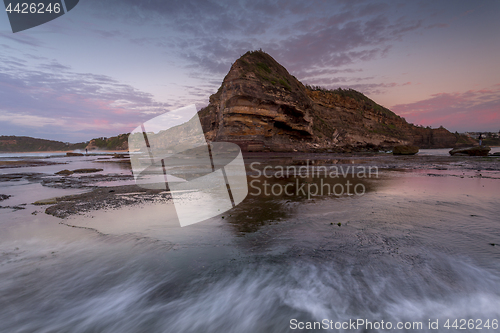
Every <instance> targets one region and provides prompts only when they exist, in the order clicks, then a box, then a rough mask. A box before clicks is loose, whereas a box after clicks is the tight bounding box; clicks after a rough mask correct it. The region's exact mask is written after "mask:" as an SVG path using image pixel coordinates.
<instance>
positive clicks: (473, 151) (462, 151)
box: [450, 146, 491, 156]
mask: <svg viewBox="0 0 500 333" xmlns="http://www.w3.org/2000/svg"><path fill="white" fill-rule="evenodd" d="M490 150H491V148H490V147H479V146H478V147H468V148H455V149H452V150H450V155H452V156H453V155H458V156H460V155H461V156H464V155H469V156H488V153H489V152H490Z"/></svg>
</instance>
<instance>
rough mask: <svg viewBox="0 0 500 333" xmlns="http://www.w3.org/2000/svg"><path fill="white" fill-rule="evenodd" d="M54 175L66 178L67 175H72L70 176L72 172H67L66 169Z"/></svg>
mask: <svg viewBox="0 0 500 333" xmlns="http://www.w3.org/2000/svg"><path fill="white" fill-rule="evenodd" d="M55 174H56V175H64V176H67V175H72V174H73V171H71V170H68V169H65V170H61V171H58V172H56V173H55Z"/></svg>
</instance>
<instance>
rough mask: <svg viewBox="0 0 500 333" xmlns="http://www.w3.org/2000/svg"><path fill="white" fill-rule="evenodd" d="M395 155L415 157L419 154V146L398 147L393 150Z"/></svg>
mask: <svg viewBox="0 0 500 333" xmlns="http://www.w3.org/2000/svg"><path fill="white" fill-rule="evenodd" d="M392 153H393V154H394V155H415V154H416V153H418V147H417V146H396V147H394V148H393V149H392Z"/></svg>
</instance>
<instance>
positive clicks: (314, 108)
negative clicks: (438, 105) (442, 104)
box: [199, 51, 473, 152]
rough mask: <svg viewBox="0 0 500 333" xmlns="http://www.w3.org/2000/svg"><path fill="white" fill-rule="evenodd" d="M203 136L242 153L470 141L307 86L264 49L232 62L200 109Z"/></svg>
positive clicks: (358, 98) (353, 96)
mask: <svg viewBox="0 0 500 333" xmlns="http://www.w3.org/2000/svg"><path fill="white" fill-rule="evenodd" d="M199 115H200V119H201V122H202V126H203V129H204V131H205V135H206V138H207V140H209V141H228V142H234V143H237V144H239V145H240V147H241V148H242V149H243V150H244V151H332V152H342V151H353V150H357V151H359V150H378V149H384V148H391V147H393V146H396V145H416V146H418V147H420V148H444V147H454V146H456V145H457V144H463V145H466V144H469V145H471V144H473V142H472V141H468V139H465V138H463V137H460V136H458V134H453V133H450V132H449V131H448V130H446V129H444V128H439V129H430V128H422V127H416V126H414V125H412V124H408V123H407V122H406V121H405V119H403V118H401V117H399V116H398V115H396V114H394V113H393V112H392V111H390V110H389V109H387V108H384V107H382V106H380V105H378V104H377V103H375V102H374V101H372V100H371V99H369V98H368V97H366V96H364V95H363V94H362V93H360V92H357V91H355V90H351V89H348V90H343V89H337V90H324V89H322V88H319V87H306V86H304V85H303V84H302V83H301V82H300V81H298V80H297V79H296V78H295V77H294V76H292V75H290V74H289V73H288V71H287V70H286V69H285V68H284V67H283V66H281V65H280V64H279V63H278V62H276V61H275V60H274V59H273V58H272V57H271V56H270V55H268V54H267V53H265V52H262V51H253V52H247V53H246V54H245V55H243V56H242V57H241V58H240V59H238V60H236V62H235V63H234V64H233V65H232V67H231V69H230V71H229V73H228V74H227V75H226V77H225V78H224V81H223V82H222V85H221V87H220V88H219V90H218V91H217V93H215V94H214V95H212V96H210V104H209V105H208V106H207V107H205V108H204V109H202V110H200V112H199Z"/></svg>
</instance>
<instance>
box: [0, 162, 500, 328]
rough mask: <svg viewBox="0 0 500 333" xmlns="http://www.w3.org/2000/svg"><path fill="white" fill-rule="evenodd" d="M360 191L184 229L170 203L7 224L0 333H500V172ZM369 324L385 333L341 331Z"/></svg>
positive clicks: (271, 204)
mask: <svg viewBox="0 0 500 333" xmlns="http://www.w3.org/2000/svg"><path fill="white" fill-rule="evenodd" d="M362 159H363V158H362ZM362 162H364V163H365V164H367V165H369V164H370V163H372V160H371V159H370V158H369V157H367V158H364V160H363V161H362ZM252 179H257V178H252ZM259 179H260V178H259ZM348 180H350V181H353V182H355V181H356V182H358V183H361V184H363V185H364V186H365V189H366V191H365V193H364V194H363V195H352V196H348V195H341V196H335V195H323V196H319V195H318V196H313V197H312V198H311V199H308V197H307V195H306V196H293V197H288V196H286V195H281V196H275V195H270V196H266V195H263V194H261V195H249V196H248V197H247V199H245V201H244V202H243V203H242V204H240V205H238V206H237V207H235V208H234V209H233V210H231V211H228V212H226V213H223V214H221V215H219V216H216V217H214V218H212V219H209V220H207V221H204V222H202V223H198V224H195V225H192V226H189V227H184V228H180V227H179V226H178V225H177V224H176V221H175V219H172V218H171V217H172V214H174V212H175V210H173V206H172V205H170V204H169V203H162V204H159V203H151V204H144V205H137V206H131V207H123V208H121V209H116V210H107V211H104V210H103V211H95V212H87V213H85V214H83V215H78V216H72V217H70V218H68V219H65V220H61V219H58V218H55V217H53V216H49V215H46V214H44V213H43V208H40V207H39V206H33V205H30V204H29V203H28V204H27V205H26V206H25V207H26V209H24V210H20V211H12V210H9V209H1V211H0V214H1V215H0V218H1V223H0V230H1V232H0V308H1V309H2V310H1V311H0V332H290V331H346V332H385V331H391V330H392V331H398V332H402V331H405V332H410V331H411V332H415V331H422V332H450V331H451V332H453V331H476V328H479V327H483V329H481V331H482V332H488V331H491V332H495V331H498V329H493V328H492V324H493V322H494V320H497V321H498V320H499V319H500V287H499V286H500V220H499V219H498V216H499V215H500V214H499V213H500V205H499V204H500V186H499V185H500V172H499V171H497V170H485V171H477V170H471V169H470V168H469V169H467V170H465V169H464V172H459V171H457V169H456V168H454V169H453V170H442V168H438V169H429V170H426V169H419V170H408V169H406V170H380V173H379V175H378V177H376V178H372V179H352V178H349V179H348ZM273 181H274V182H287V181H290V179H281V180H276V179H274V180H273ZM303 181H304V182H306V183H307V184H313V183H317V182H318V180H317V179H314V178H305V179H303ZM345 181H346V180H344V183H345ZM9 183H10V182H9ZM344 183H343V184H344ZM4 185H5V184H4ZM4 185H2V186H0V193H5V194H9V193H8V192H9V191H11V190H13V189H14V188H15V189H16V191H18V192H15V193H14V192H12V193H14V194H15V195H14V196H13V197H12V198H9V199H7V200H4V201H2V202H1V203H0V204H1V205H4V206H5V205H14V204H21V203H22V202H23V198H24V197H23V195H22V191H21V190H20V188H22V186H28V185H29V184H28V185H26V184H25V185H23V183H20V184H19V185H13V184H12V183H10V185H9V186H11V187H6V185H5V186H4ZM29 186H35V185H33V184H31V185H29ZM52 190H54V191H58V192H57V193H56V192H52V193H50V195H53V196H59V195H63V194H64V193H66V194H70V193H69V192H65V191H67V190H57V189H52ZM71 191H76V190H71ZM32 192H33V193H32V194H31V196H30V197H29V200H28V201H30V200H34V199H36V197H37V195H41V194H36V193H42V192H43V189H34V187H33V188H32ZM25 201H26V200H25ZM339 223H340V225H339ZM455 319H456V320H458V322H457V326H458V327H460V325H461V322H460V321H461V320H464V321H465V323H466V324H465V326H464V327H465V329H455V328H453V327H450V328H446V327H445V324H446V322H447V320H448V321H449V325H450V326H452V325H453V322H454V320H455ZM293 320H295V321H293ZM323 320H326V322H329V323H330V321H331V323H333V324H332V325H333V326H332V327H328V328H327V329H320V328H318V327H316V329H314V328H312V329H303V330H300V329H295V330H293V329H292V328H293V323H303V324H304V325H306V323H308V322H310V323H314V322H320V323H322V322H323ZM358 320H364V322H365V323H366V322H367V321H368V322H371V323H372V325H371V326H366V325H359V326H355V327H353V326H348V328H346V329H342V328H341V329H335V323H339V325H341V326H342V324H343V323H352V322H353V321H355V322H356V321H358ZM470 320H473V322H470ZM382 321H383V322H384V323H385V325H387V323H391V325H393V328H392V329H391V330H388V329H381V328H378V329H377V328H376V327H377V324H376V323H379V325H380V323H381V322H382ZM429 321H431V322H432V323H436V321H437V325H438V326H437V329H434V328H432V329H431V328H429ZM398 323H402V324H403V327H404V325H405V324H406V325H409V326H407V327H410V326H411V328H407V329H404V328H402V329H398V328H396V325H397V324H398ZM420 323H421V325H422V326H421V327H420V326H419V324H420ZM470 323H472V324H473V328H469V327H468V326H467V325H469V324H470ZM486 323H488V325H489V326H490V329H486V328H485V327H484V325H485V324H486ZM341 326H340V327H341ZM344 327H346V326H344ZM330 328H333V329H330Z"/></svg>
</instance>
